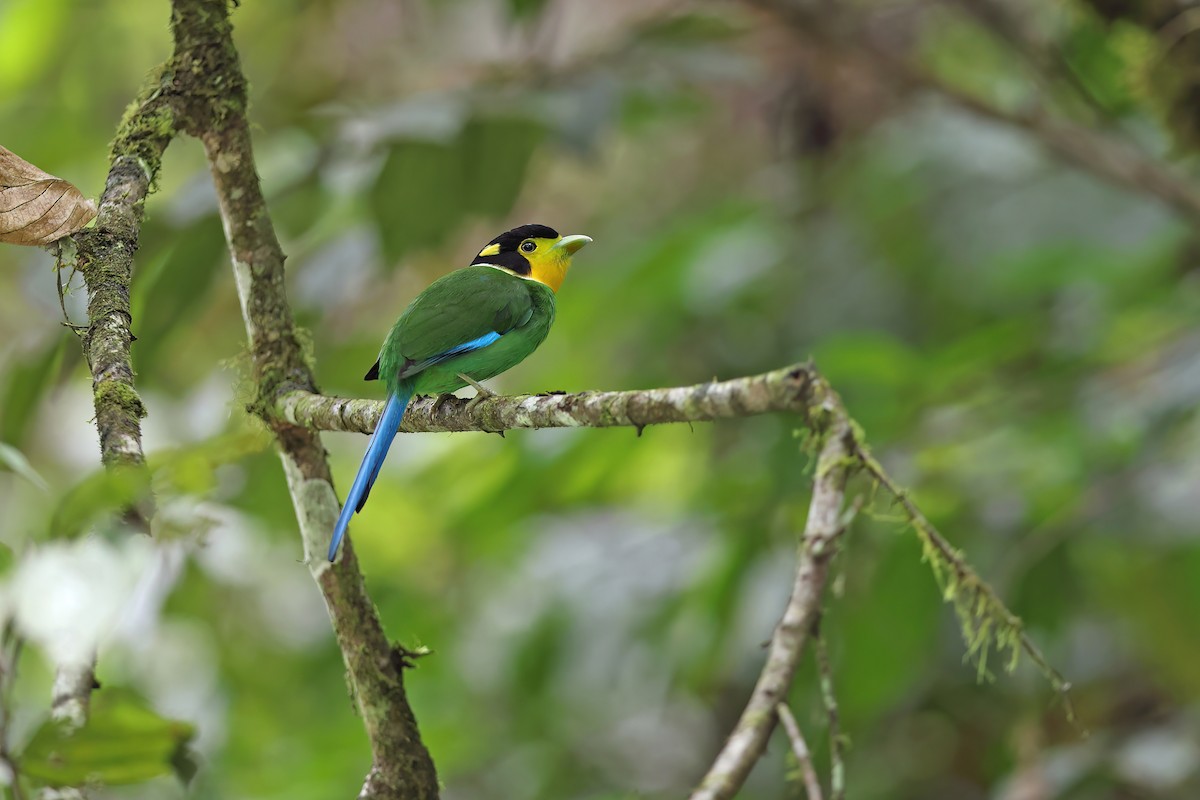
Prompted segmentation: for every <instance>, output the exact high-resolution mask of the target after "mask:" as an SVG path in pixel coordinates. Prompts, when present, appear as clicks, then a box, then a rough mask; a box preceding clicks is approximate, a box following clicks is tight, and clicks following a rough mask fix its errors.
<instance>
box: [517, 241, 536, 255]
mask: <svg viewBox="0 0 1200 800" xmlns="http://www.w3.org/2000/svg"><path fill="white" fill-rule="evenodd" d="M521 249H522V250H524V251H525V252H526V253H532V252H533V251H534V250H537V245H536V244H534V243H533V242H521Z"/></svg>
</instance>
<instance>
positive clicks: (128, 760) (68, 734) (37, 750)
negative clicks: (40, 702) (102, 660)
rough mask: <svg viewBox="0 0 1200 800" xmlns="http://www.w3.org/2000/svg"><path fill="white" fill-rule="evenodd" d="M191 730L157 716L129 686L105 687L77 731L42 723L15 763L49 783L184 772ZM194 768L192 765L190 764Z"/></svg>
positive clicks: (133, 779) (112, 780)
mask: <svg viewBox="0 0 1200 800" xmlns="http://www.w3.org/2000/svg"><path fill="white" fill-rule="evenodd" d="M194 735H195V729H194V728H193V727H192V726H191V725H188V724H187V723H185V722H179V721H176V720H169V719H164V718H162V717H160V716H159V715H158V714H156V713H155V712H154V710H153V709H151V708H150V707H149V705H148V704H147V703H146V701H144V700H143V699H141V698H140V697H138V696H137V695H136V694H134V693H133V692H131V691H129V690H127V689H104V690H102V691H100V692H97V693H96V694H95V695H94V696H93V698H92V707H91V714H90V716H89V718H88V721H87V723H86V724H85V725H84V726H83V727H82V728H79V729H76V730H72V729H71V727H70V726H69V725H68V724H67V723H64V722H61V721H53V720H51V721H47V722H46V723H44V724H43V725H42V726H41V727H40V728H39V729H38V730H37V732H36V733H34V735H33V738H32V739H30V741H29V744H28V745H26V747H25V750H24V752H22V753H21V755H20V757H19V759H18V761H19V765H20V769H21V771H22V773H24V774H25V775H27V776H28V777H30V778H33V779H35V780H37V781H40V782H42V783H45V784H47V785H49V786H81V785H84V784H96V783H99V784H108V785H120V784H128V783H138V782H140V781H144V780H149V779H150V778H156V777H158V776H160V775H170V774H177V775H180V776H181V777H182V778H184V779H185V780H186V777H185V776H186V771H182V770H181V769H180V767H179V766H177V765H189V764H192V759H191V758H190V756H188V755H187V745H188V742H190V741H191V739H192V737H193V736H194ZM193 766H194V765H193Z"/></svg>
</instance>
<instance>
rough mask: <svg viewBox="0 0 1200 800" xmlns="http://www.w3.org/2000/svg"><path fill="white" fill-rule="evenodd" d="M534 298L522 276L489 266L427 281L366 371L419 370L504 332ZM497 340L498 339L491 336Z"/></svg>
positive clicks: (374, 374)
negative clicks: (431, 281)
mask: <svg viewBox="0 0 1200 800" xmlns="http://www.w3.org/2000/svg"><path fill="white" fill-rule="evenodd" d="M532 315H533V298H532V297H531V296H530V294H529V287H527V286H526V285H525V281H523V280H521V279H520V278H518V277H516V276H514V275H509V274H508V273H506V272H501V271H500V270H497V269H493V268H491V267H465V268H463V269H460V270H457V271H455V272H451V273H450V274H449V275H445V276H443V277H441V278H439V279H438V280H436V281H434V282H433V283H431V284H430V285H429V288H428V289H426V290H425V291H423V292H421V294H419V295H417V297H416V299H415V300H413V301H412V303H410V304H409V306H408V308H407V309H405V310H404V313H403V314H401V315H400V319H398V320H397V321H396V324H395V325H394V326H392V330H391V333H389V334H388V337H387V341H385V342H384V344H383V349H382V350H380V352H379V360H378V361H376V362H375V366H373V367H371V370H370V371H369V372H368V373H367V375H366V379H367V380H375V379H377V378H378V377H379V376H380V373H381V372H382V374H384V375H386V374H388V373H389V372H390V371H392V370H394V372H393V373H392V374H396V375H398V376H399V377H402V378H404V377H409V376H410V375H415V374H416V373H418V372H420V371H421V370H423V369H425V368H426V367H428V366H429V365H430V364H436V363H438V362H439V361H443V360H445V359H446V358H451V357H453V356H455V355H458V354H460V353H462V352H467V351H465V350H462V349H461V348H463V347H464V346H469V345H471V344H472V343H475V342H479V340H480V339H481V338H485V339H486V338H491V337H489V334H492V335H498V336H503V335H504V334H506V333H508V332H509V331H511V330H513V329H514V328H519V327H521V326H522V325H524V324H525V323H527V322H528V321H529V319H530V317H531V316H532ZM493 340H494V339H493Z"/></svg>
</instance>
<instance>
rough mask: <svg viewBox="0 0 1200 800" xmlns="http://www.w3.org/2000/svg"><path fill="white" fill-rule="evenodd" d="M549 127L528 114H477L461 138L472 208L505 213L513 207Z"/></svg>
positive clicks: (466, 195)
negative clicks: (489, 115)
mask: <svg viewBox="0 0 1200 800" xmlns="http://www.w3.org/2000/svg"><path fill="white" fill-rule="evenodd" d="M544 133H545V129H544V128H543V127H542V125H541V124H539V123H538V122H536V121H534V120H532V119H529V118H526V117H476V118H474V119H472V120H471V121H470V122H468V123H467V125H466V126H465V127H464V128H463V131H462V134H461V136H460V137H459V140H458V151H459V154H460V158H461V163H463V164H465V165H466V167H467V169H466V174H465V175H464V176H463V177H464V186H463V202H464V205H465V208H466V210H467V211H468V212H474V213H478V214H482V215H484V216H488V217H503V216H505V215H506V214H508V213H509V212H510V211H512V208H513V205H514V204H515V203H516V201H517V196H518V195H519V194H520V192H521V186H522V185H523V184H524V182H525V173H526V171H527V170H528V169H529V162H530V159H532V158H533V154H534V151H536V150H537V147H538V144H540V143H541V141H542V137H543V135H544Z"/></svg>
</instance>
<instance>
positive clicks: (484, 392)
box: [458, 372, 496, 412]
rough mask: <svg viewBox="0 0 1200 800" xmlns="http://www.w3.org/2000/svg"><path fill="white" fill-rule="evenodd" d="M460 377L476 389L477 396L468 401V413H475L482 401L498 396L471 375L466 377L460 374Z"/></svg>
mask: <svg viewBox="0 0 1200 800" xmlns="http://www.w3.org/2000/svg"><path fill="white" fill-rule="evenodd" d="M458 377H460V378H462V379H463V380H464V381H466V382H467V383H468V384H470V385H471V386H472V387H474V389H475V396H474V397H472V398H471V399H470V400H468V401H467V406H466V408H467V411H468V412H471V411H474V410H475V406H477V405H479V404H480V403H481V402H482V401H484V400H488V399H490V398H493V397H495V396H496V395H495V393H494V392H491V391H489V390H488V388H487V387H486V386H484V385H483V384H482V383H480V382H479V381H477V380H475V379H474V378H472V377H471V376H470V375H465V374H463V373H461V372H460V373H458Z"/></svg>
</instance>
